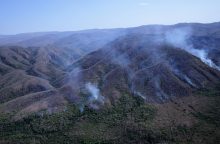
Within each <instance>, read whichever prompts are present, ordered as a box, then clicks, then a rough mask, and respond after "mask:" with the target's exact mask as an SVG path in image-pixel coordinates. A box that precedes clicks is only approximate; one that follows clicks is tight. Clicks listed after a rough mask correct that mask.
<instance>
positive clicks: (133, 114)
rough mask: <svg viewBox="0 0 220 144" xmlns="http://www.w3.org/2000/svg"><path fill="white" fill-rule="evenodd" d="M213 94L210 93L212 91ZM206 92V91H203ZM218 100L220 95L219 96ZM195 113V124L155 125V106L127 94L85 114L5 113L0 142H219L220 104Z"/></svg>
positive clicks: (0, 122)
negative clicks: (14, 117) (18, 116)
mask: <svg viewBox="0 0 220 144" xmlns="http://www.w3.org/2000/svg"><path fill="white" fill-rule="evenodd" d="M208 93H210V92H208ZM203 94H204V93H203ZM215 98H216V100H218V101H219V97H217V96H216V95H215ZM218 101H216V105H214V104H213V107H210V109H206V111H201V112H195V113H193V116H194V117H196V118H197V119H198V121H199V122H198V123H197V124H195V125H194V126H192V127H187V126H184V125H183V126H182V125H173V126H172V127H163V128H162V127H158V126H156V125H154V119H155V116H156V114H157V109H156V107H155V106H153V105H150V104H145V103H144V102H143V101H142V100H141V99H139V98H138V97H134V96H131V95H128V94H127V93H125V94H124V95H123V96H122V97H121V98H120V99H119V100H118V101H117V102H116V103H115V104H114V105H112V106H108V107H104V108H101V109H100V110H92V109H89V108H88V107H85V108H84V111H83V112H82V113H81V112H80V110H79V108H77V107H76V106H74V105H69V106H67V109H66V111H63V112H60V113H56V114H51V115H49V114H45V112H41V113H38V114H35V115H31V116H29V117H27V118H23V119H22V120H19V121H16V122H15V121H12V120H11V118H12V115H1V118H0V131H1V133H0V142H1V140H2V141H6V142H7V141H8V142H11V143H13V142H14V143H16V144H28V143H36V144H56V143H57V144H60V143H65V144H74V143H83V144H88V143H89V144H96V143H97V144H102V143H103V144H105V143H106V144H107V143H149V144H151V143H196V142H200V143H207V142H209V143H218V142H219V137H218V136H219V134H220V133H219V126H220V125H219V121H218V120H219V118H220V117H219V116H220V110H219V107H218V105H217V102H218Z"/></svg>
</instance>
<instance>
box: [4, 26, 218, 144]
mask: <svg viewBox="0 0 220 144" xmlns="http://www.w3.org/2000/svg"><path fill="white" fill-rule="evenodd" d="M219 32H220V24H219V23H212V24H197V23H193V24H190V23H183V24H176V25H171V26H164V25H149V26H141V27H137V28H127V29H112V30H111V29H109V30H88V31H80V32H51V33H36V34H22V35H16V36H1V37H0V45H2V46H1V47H0V112H1V113H2V114H1V115H2V116H1V120H0V131H2V132H3V133H1V135H0V143H7V142H8V143H13V142H15V143H33V142H36V143H60V142H61V141H62V142H64V143H198V142H199V143H208V142H210V143H218V142H219V141H220V139H219V135H220V131H219V126H220V123H219V122H218V119H219V114H220V113H219V112H220V109H219V106H218V102H219V100H220V99H219V96H220V89H219V84H220V56H219V54H220V37H219ZM58 136H59V139H58Z"/></svg>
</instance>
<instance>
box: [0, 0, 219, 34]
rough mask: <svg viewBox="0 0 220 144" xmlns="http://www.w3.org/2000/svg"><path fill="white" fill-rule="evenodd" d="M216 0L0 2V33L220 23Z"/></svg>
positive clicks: (9, 0) (46, 0)
mask: <svg viewBox="0 0 220 144" xmlns="http://www.w3.org/2000/svg"><path fill="white" fill-rule="evenodd" d="M219 7H220V1H219V0H209V1H208V0H2V1H1V3H0V20H1V22H0V34H17V33H25V32H39V31H73V30H82V29H94V28H116V27H117V28H118V27H133V26H140V25H147V24H174V23H180V22H201V23H211V22H216V21H219V20H220V15H219V13H220V9H219Z"/></svg>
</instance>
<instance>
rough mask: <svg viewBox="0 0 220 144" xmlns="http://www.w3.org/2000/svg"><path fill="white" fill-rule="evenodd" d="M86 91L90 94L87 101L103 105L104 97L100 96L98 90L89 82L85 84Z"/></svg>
mask: <svg viewBox="0 0 220 144" xmlns="http://www.w3.org/2000/svg"><path fill="white" fill-rule="evenodd" d="M86 89H87V90H88V92H89V93H90V94H91V95H90V97H89V101H92V102H93V101H98V102H101V103H104V97H103V96H102V95H101V94H100V90H99V89H98V87H97V86H96V85H94V84H92V83H90V82H89V83H87V84H86Z"/></svg>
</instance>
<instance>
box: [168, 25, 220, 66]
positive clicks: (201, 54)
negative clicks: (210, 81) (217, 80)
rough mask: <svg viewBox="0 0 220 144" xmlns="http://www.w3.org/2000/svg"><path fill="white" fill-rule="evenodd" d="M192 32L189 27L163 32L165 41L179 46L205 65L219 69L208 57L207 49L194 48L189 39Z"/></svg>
mask: <svg viewBox="0 0 220 144" xmlns="http://www.w3.org/2000/svg"><path fill="white" fill-rule="evenodd" d="M192 34H193V32H192V29H191V28H190V27H183V28H176V29H173V30H170V31H168V32H166V33H165V41H166V42H167V43H168V44H171V45H172V46H174V47H177V48H181V49H183V50H185V51H187V52H188V53H190V54H192V55H194V56H196V57H198V58H199V59H200V60H201V61H202V62H204V63H205V64H206V65H208V66H210V67H212V68H214V69H217V70H220V67H218V66H217V65H216V64H215V63H214V62H213V61H212V60H211V59H210V58H209V57H208V52H207V51H205V50H204V49H198V48H194V46H193V44H192V43H191V42H190V40H189V39H190V37H191V36H192Z"/></svg>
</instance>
